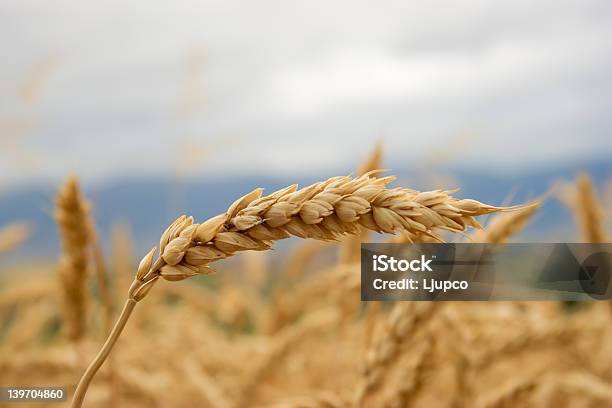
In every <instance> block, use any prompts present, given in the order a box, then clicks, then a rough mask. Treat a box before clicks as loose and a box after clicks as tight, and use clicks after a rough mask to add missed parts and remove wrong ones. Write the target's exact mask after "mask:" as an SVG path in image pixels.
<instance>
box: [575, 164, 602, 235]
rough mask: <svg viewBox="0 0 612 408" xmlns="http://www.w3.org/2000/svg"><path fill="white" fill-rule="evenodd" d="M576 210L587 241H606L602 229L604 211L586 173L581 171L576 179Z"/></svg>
mask: <svg viewBox="0 0 612 408" xmlns="http://www.w3.org/2000/svg"><path fill="white" fill-rule="evenodd" d="M576 189H577V191H576V211H577V214H576V216H577V218H578V221H579V222H580V226H581V227H582V234H583V235H584V238H585V239H586V240H587V242H590V243H594V244H596V243H604V242H607V241H608V237H607V234H606V231H605V229H604V211H603V208H602V205H601V203H600V201H599V198H598V197H597V193H596V192H595V187H593V182H592V180H591V177H589V175H588V174H586V173H582V174H580V176H578V179H577V180H576Z"/></svg>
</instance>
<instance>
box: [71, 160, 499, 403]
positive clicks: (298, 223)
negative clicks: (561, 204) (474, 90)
mask: <svg viewBox="0 0 612 408" xmlns="http://www.w3.org/2000/svg"><path fill="white" fill-rule="evenodd" d="M378 172H379V171H373V172H369V173H366V174H364V175H363V176H361V177H357V178H351V177H348V176H340V177H334V178H331V179H329V180H327V181H322V182H319V183H315V184H312V185H310V186H308V187H305V188H303V189H301V190H298V189H297V186H296V185H292V186H289V187H287V188H284V189H281V190H279V191H276V192H274V193H272V194H270V195H268V196H264V197H262V195H261V194H262V189H259V188H258V189H256V190H254V191H252V192H250V193H248V194H247V195H245V196H243V197H241V198H239V199H238V200H236V201H235V202H234V203H233V204H232V205H231V206H230V208H229V209H228V210H227V211H226V212H225V213H223V214H220V215H218V216H216V217H213V218H211V219H209V220H207V221H205V222H204V223H202V224H194V223H193V218H192V217H186V216H181V217H179V218H178V219H177V220H176V221H175V222H174V223H172V224H171V225H170V226H169V227H168V228H167V229H166V231H165V232H164V233H163V235H162V237H161V239H160V242H159V245H160V254H161V256H160V257H159V258H158V259H157V260H156V261H155V262H153V256H154V254H155V248H153V249H152V250H151V251H150V252H149V253H148V254H147V255H146V256H145V257H144V258H143V259H142V261H141V262H140V264H139V266H138V270H137V273H136V278H135V279H134V282H133V283H132V285H131V286H130V289H129V290H128V299H127V301H126V303H125V306H124V308H123V311H122V312H121V314H120V316H119V320H118V321H117V323H116V324H115V326H114V328H113V330H112V331H111V334H110V336H109V338H108V339H107V341H106V343H105V344H104V345H103V346H102V349H101V350H100V352H99V353H98V355H97V356H96V357H95V358H94V360H93V362H92V363H91V364H90V366H89V367H88V368H87V370H86V371H85V373H84V374H83V377H82V378H81V380H80V382H79V384H78V386H77V389H76V391H75V394H74V398H73V401H72V407H73V408H76V407H80V406H81V405H82V403H83V399H84V397H85V393H86V391H87V388H88V386H89V383H90V382H91V380H92V379H93V377H94V375H95V373H96V372H97V370H98V369H99V368H100V367H101V366H102V364H103V363H104V361H105V360H106V358H107V356H108V354H109V353H110V351H111V349H112V347H113V345H114V344H115V342H116V341H117V339H118V337H119V335H120V334H121V331H122V330H123V328H124V327H125V324H126V323H127V320H128V319H129V316H130V315H131V313H132V311H133V310H134V307H135V306H136V303H137V302H138V301H140V300H142V299H143V298H144V297H145V296H146V295H147V293H149V291H150V290H151V288H152V287H153V285H154V284H155V282H156V281H157V280H158V279H159V278H160V277H161V278H163V279H165V280H169V281H177V280H182V279H186V278H189V277H191V276H195V275H205V274H208V273H211V272H213V270H212V269H210V268H209V267H208V264H210V263H212V262H214V261H217V260H219V259H223V258H226V257H229V256H232V255H234V254H235V253H236V252H239V251H247V250H260V251H261V250H267V249H269V248H271V246H272V243H273V242H274V241H277V240H280V239H283V238H287V237H289V236H291V235H294V236H297V237H300V238H313V239H320V240H338V239H339V238H341V237H342V236H344V235H351V234H357V233H359V232H360V231H361V228H367V229H369V230H372V231H377V232H386V233H391V234H393V233H396V232H402V231H409V232H419V233H423V234H433V232H432V229H433V228H438V229H447V230H451V231H463V230H465V228H466V227H468V226H474V227H480V225H479V224H478V223H477V222H476V220H475V219H474V217H475V216H478V215H482V214H488V213H491V212H496V211H502V210H506V209H504V208H499V207H493V206H490V205H486V204H482V203H480V202H478V201H474V200H460V199H457V198H454V197H452V196H450V195H449V192H447V191H442V190H437V191H429V192H418V191H414V190H410V189H404V188H393V189H389V188H387V187H386V186H387V184H389V183H390V182H391V181H393V180H394V177H382V178H377V177H375V176H374V174H376V173H378Z"/></svg>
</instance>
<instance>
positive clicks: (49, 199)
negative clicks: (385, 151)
mask: <svg viewBox="0 0 612 408" xmlns="http://www.w3.org/2000/svg"><path fill="white" fill-rule="evenodd" d="M389 167H390V168H394V169H401V168H405V167H406V164H405V163H395V165H391V166H389ZM611 170H612V169H611V166H610V163H609V162H598V163H591V164H588V165H585V166H583V167H576V166H572V167H569V166H568V167H563V166H562V165H560V166H559V167H558V168H554V169H545V170H537V171H533V172H530V173H521V174H515V175H507V176H502V175H499V174H494V173H487V172H476V171H467V170H456V169H455V170H453V169H445V170H438V171H426V170H422V171H419V172H415V171H405V172H401V171H399V172H398V171H394V172H393V174H396V175H398V177H399V180H398V182H396V185H401V186H407V187H411V188H418V189H426V188H429V189H431V188H437V187H439V186H438V185H434V184H432V183H431V182H430V181H429V180H428V176H429V175H431V174H442V175H445V176H448V178H447V182H448V183H452V184H444V187H445V188H448V189H450V188H455V187H460V188H461V191H460V192H459V193H457V196H459V197H469V198H474V199H477V200H480V201H483V202H487V203H490V204H508V202H505V200H508V199H509V198H511V203H514V204H515V203H521V202H525V201H527V200H530V199H533V198H535V197H537V196H538V195H541V194H543V193H545V192H546V191H547V190H548V189H549V188H550V187H551V186H552V185H553V184H554V183H555V182H556V181H559V180H560V179H565V180H569V179H573V178H574V177H575V175H576V173H577V172H578V171H587V172H589V173H590V174H591V175H592V176H593V179H594V181H595V182H596V183H597V185H598V186H600V187H601V186H603V185H604V184H605V182H606V181H607V180H608V179H609V177H610V175H611ZM424 174H425V175H427V177H424ZM327 176H329V175H326V174H315V173H313V174H312V177H311V178H309V179H302V180H296V179H293V178H289V176H287V178H284V177H278V178H270V177H258V176H257V175H251V176H248V177H243V178H235V179H223V180H185V181H180V182H179V181H176V180H173V179H162V180H160V179H142V178H141V179H129V178H126V179H124V180H121V181H114V182H110V183H107V184H101V185H97V186H93V187H92V186H88V185H84V186H83V187H84V189H85V192H86V194H87V197H88V198H89V200H90V201H91V202H92V203H93V212H94V216H95V219H96V223H97V226H98V229H99V232H100V234H101V238H102V240H103V242H104V244H105V246H108V245H109V237H110V230H111V226H112V225H113V224H114V223H120V222H123V223H127V224H129V227H130V228H131V230H132V232H133V234H134V238H135V240H136V243H135V246H136V249H137V250H138V251H139V253H140V252H142V251H143V250H144V249H146V248H150V247H151V246H152V245H154V244H155V243H156V241H157V239H158V237H159V235H160V234H161V232H162V231H163V230H164V228H165V227H166V226H167V225H168V224H169V223H170V222H171V221H172V220H173V219H174V218H176V216H178V215H180V214H182V213H185V214H191V215H193V216H194V217H195V218H196V220H203V219H206V218H208V217H210V216H213V215H216V214H218V213H220V212H223V211H224V210H225V209H226V208H227V206H228V205H229V204H231V203H232V202H233V201H234V200H235V199H236V198H237V197H239V196H241V195H242V194H245V193H246V192H248V191H250V190H252V189H253V188H255V187H264V188H265V189H266V191H267V192H272V191H274V190H275V189H277V188H281V187H284V186H287V185H289V184H291V183H295V182H297V183H299V184H300V185H302V186H303V185H306V184H308V183H312V182H314V181H317V180H322V179H325V178H326V177H327ZM55 187H56V186H55ZM55 187H54V186H50V185H33V186H29V187H24V188H21V189H17V190H12V191H4V192H3V193H2V194H0V226H1V225H5V224H7V223H9V222H12V221H17V220H24V221H30V222H32V224H33V225H34V227H35V232H34V235H33V236H32V237H31V238H30V240H29V241H28V242H27V244H26V245H27V251H28V254H30V255H31V254H33V253H35V254H37V257H41V258H44V257H49V256H55V254H57V253H58V240H57V230H56V227H55V224H54V222H53V219H52V212H53V199H54V194H55ZM511 193H513V197H509V195H510V194H511ZM568 215H569V213H568V211H567V209H566V208H565V207H563V205H561V204H560V203H559V202H558V201H556V200H548V201H547V202H546V204H545V205H544V207H543V208H542V209H541V210H540V212H539V213H538V215H537V216H536V217H535V219H534V220H533V222H532V224H531V225H530V226H529V227H528V228H527V229H526V230H525V232H524V234H523V235H522V236H521V239H524V240H527V241H529V240H533V241H572V240H576V239H577V236H576V235H575V227H574V223H573V219H572V217H571V216H568ZM23 251H24V249H23V248H21V250H20V251H16V252H14V253H13V254H12V256H11V257H16V256H19V252H21V253H22V254H23V253H25V252H23ZM9 259H10V258H9Z"/></svg>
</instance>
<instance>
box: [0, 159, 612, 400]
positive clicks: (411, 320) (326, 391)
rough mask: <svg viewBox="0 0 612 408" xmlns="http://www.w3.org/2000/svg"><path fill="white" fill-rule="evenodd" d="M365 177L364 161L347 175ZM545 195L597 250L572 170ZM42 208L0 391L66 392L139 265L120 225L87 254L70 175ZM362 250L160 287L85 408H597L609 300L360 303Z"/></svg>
mask: <svg viewBox="0 0 612 408" xmlns="http://www.w3.org/2000/svg"><path fill="white" fill-rule="evenodd" d="M378 167H380V151H379V150H378V149H376V151H375V152H373V154H372V157H371V158H369V160H368V161H366V162H364V164H363V165H362V166H361V167H360V168H359V174H367V173H368V172H369V171H371V170H373V169H376V168H378ZM560 195H562V198H563V199H564V200H565V201H566V202H567V203H568V205H571V206H572V208H573V211H574V212H575V214H576V219H577V222H578V223H579V225H580V228H581V229H582V231H583V240H584V241H586V242H607V241H608V239H609V238H608V236H607V232H606V230H605V222H604V219H603V210H602V204H601V202H600V200H599V198H598V197H597V193H596V191H595V190H594V187H593V186H592V184H591V182H590V179H589V177H588V176H587V175H582V176H580V177H579V179H578V180H577V182H576V184H575V185H574V184H572V185H568V186H566V188H565V189H564V190H563V191H562V192H561V193H560ZM56 204H57V206H56V212H55V218H56V220H57V222H58V226H59V230H60V232H61V234H60V236H61V238H62V242H63V245H62V248H63V250H62V256H61V259H60V260H59V262H58V265H45V266H42V267H41V268H38V270H37V271H36V272H35V273H30V272H31V271H19V270H18V271H16V272H15V273H11V274H10V276H8V277H7V278H6V279H5V280H4V281H3V282H2V288H3V289H2V291H1V292H0V317H1V319H2V320H1V321H0V324H1V325H0V384H1V385H3V386H8V385H11V386H52V385H54V386H66V387H67V390H68V394H69V397H70V396H71V395H72V393H73V391H74V388H75V386H76V384H77V382H78V380H79V377H80V376H81V374H82V373H83V371H84V370H85V367H86V366H87V365H88V363H89V361H90V360H91V359H92V358H93V356H94V355H95V353H96V352H97V351H98V349H99V348H100V346H101V344H102V343H103V342H104V340H105V338H106V336H107V335H108V332H109V329H110V327H109V321H113V320H115V319H116V317H117V315H118V313H119V311H120V308H121V305H122V303H123V300H124V297H125V294H126V293H127V291H128V287H129V285H130V282H131V280H132V279H133V275H134V273H135V272H136V270H137V269H138V265H137V259H140V257H141V255H142V254H134V253H132V251H131V249H130V248H131V247H133V245H132V244H131V241H130V240H131V238H130V236H129V229H128V228H127V227H125V226H121V225H118V226H116V227H115V228H114V229H113V231H114V232H113V238H112V239H113V243H112V245H111V247H112V248H113V251H112V253H111V254H102V253H101V250H100V247H99V243H97V238H96V232H95V225H94V224H93V222H92V221H91V219H90V215H89V207H90V205H89V203H88V202H87V199H86V198H85V197H84V196H83V195H82V193H80V190H79V186H78V182H77V181H76V179H70V180H69V181H68V182H67V183H66V185H65V186H64V187H63V189H62V190H61V191H60V193H59V194H58V199H57V203H56ZM94 204H95V203H94ZM537 211H538V210H537V207H536V206H531V207H526V208H524V209H523V210H521V211H516V212H509V213H503V214H500V215H495V216H493V218H492V220H491V222H490V223H488V225H487V226H486V227H485V228H484V230H481V231H476V232H470V234H471V236H470V237H468V239H471V240H473V241H475V242H496V243H497V242H507V241H508V240H511V239H512V237H513V235H514V234H516V233H517V232H518V231H519V230H520V229H521V228H522V227H523V226H524V225H525V224H526V223H528V222H529V220H530V218H531V217H532V216H533V215H534V214H537ZM16 225H17V224H16ZM18 225H27V224H18ZM8 228H9V229H7V231H6V232H0V248H6V250H7V251H8V250H10V249H11V248H13V247H15V246H17V245H19V244H20V243H21V242H23V241H24V240H25V239H26V238H27V232H26V231H27V229H26V228H25V227H19V228H16V227H14V226H9V227H8ZM2 231H4V230H2ZM12 235H14V236H12ZM371 238H372V237H371V236H370V235H369V234H368V233H367V232H366V231H365V229H363V230H360V231H359V233H358V234H357V235H354V236H350V237H345V238H343V239H342V240H340V241H339V242H331V243H330V242H320V241H310V240H304V241H295V242H294V245H293V246H292V248H291V249H290V250H289V251H287V253H281V254H276V253H271V252H248V251H247V252H244V253H242V254H240V255H239V256H237V257H236V259H233V260H232V261H233V262H226V263H223V265H220V266H219V272H218V273H216V274H213V275H209V276H204V277H198V278H196V279H189V280H185V281H182V282H162V281H161V280H160V282H159V283H158V284H157V285H156V287H155V288H153V289H152V290H151V292H150V293H149V294H148V295H147V298H146V299H144V300H143V301H142V302H141V303H142V304H141V305H140V306H139V307H138V308H137V309H136V311H135V312H134V314H133V316H132V318H131V320H130V321H129V323H128V325H127V327H126V329H125V331H124V333H123V335H122V336H121V337H120V338H119V340H118V342H117V344H116V346H115V348H114V349H113V352H112V353H111V355H110V358H109V360H108V361H106V363H105V365H104V366H103V367H102V368H101V370H100V372H99V373H98V375H97V376H96V377H95V379H94V380H93V382H92V385H91V387H90V389H89V391H88V394H87V398H86V400H85V404H84V406H87V407H106V406H113V407H120V406H123V407H232V408H233V407H236V408H239V407H304V408H306V407H523V406H551V407H552V406H554V407H557V406H558V407H606V406H612V308H611V306H610V303H609V302H592V303H583V304H563V303H559V302H439V303H433V302H395V303H390V302H389V303H387V302H385V303H382V302H362V301H360V292H359V285H360V275H359V274H360V268H359V256H358V253H359V252H358V251H359V243H360V242H365V241H368V240H369V239H371ZM451 238H452V237H451ZM391 239H392V240H393V241H394V242H423V241H431V240H432V239H434V237H432V236H430V235H419V234H413V233H411V232H405V233H403V234H400V235H398V236H395V237H393V238H391ZM452 239H454V240H462V239H465V238H464V237H462V236H460V235H458V236H457V237H454V238H452ZM452 239H448V240H452ZM2 241H4V242H7V244H4V245H3V243H2ZM105 255H106V256H105ZM0 256H2V251H1V250H0ZM16 268H17V269H18V268H19V267H18V266H17V267H16ZM66 405H68V403H66ZM36 406H41V407H44V406H46V405H45V404H44V403H39V404H37V405H36ZM48 406H50V407H51V406H57V404H56V403H50V404H48Z"/></svg>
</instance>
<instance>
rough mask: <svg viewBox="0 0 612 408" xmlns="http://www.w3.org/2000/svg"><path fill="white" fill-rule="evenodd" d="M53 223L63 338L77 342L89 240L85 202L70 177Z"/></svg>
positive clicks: (59, 197)
mask: <svg viewBox="0 0 612 408" xmlns="http://www.w3.org/2000/svg"><path fill="white" fill-rule="evenodd" d="M55 220H56V222H57V225H58V227H59V231H60V236H61V240H62V257H61V259H60V266H59V272H58V276H59V282H60V291H61V295H62V296H61V300H62V311H63V316H64V319H63V322H64V325H65V331H66V336H67V337H68V338H69V339H71V340H79V339H81V338H82V337H83V335H84V333H85V322H86V310H87V291H86V285H87V269H88V263H89V254H88V250H87V248H88V245H89V243H90V241H91V236H92V235H91V223H90V219H89V203H88V202H87V201H86V200H85V198H84V197H83V195H82V194H81V191H80V189H79V185H78V182H77V180H76V178H75V177H70V178H69V179H68V180H67V182H66V183H65V184H64V185H63V186H62V188H61V190H60V191H59V192H58V194H57V197H56V209H55Z"/></svg>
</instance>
